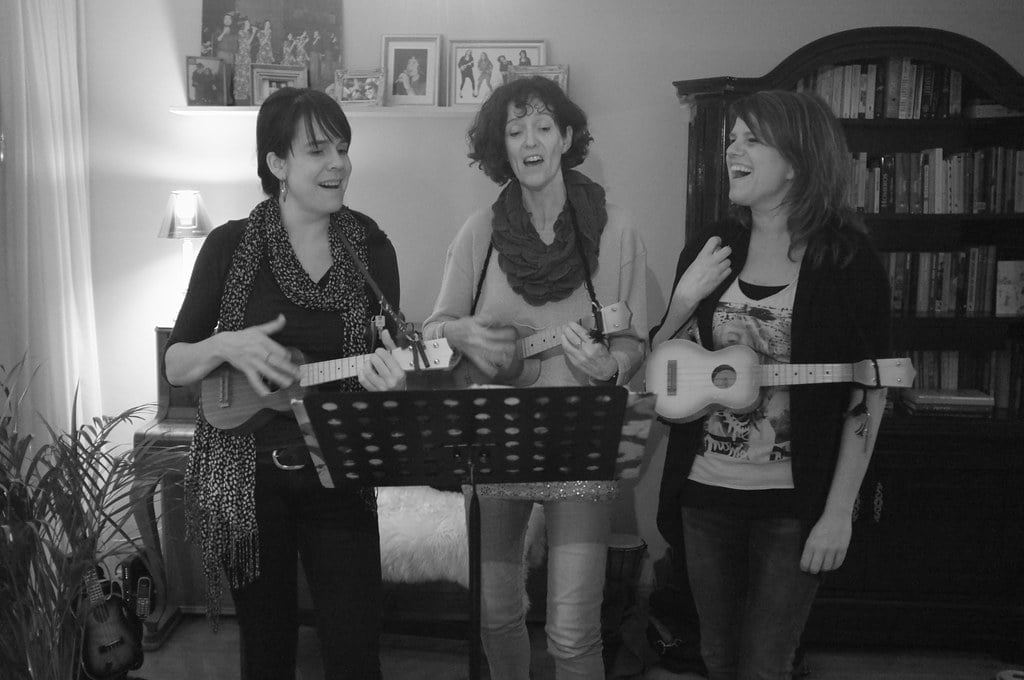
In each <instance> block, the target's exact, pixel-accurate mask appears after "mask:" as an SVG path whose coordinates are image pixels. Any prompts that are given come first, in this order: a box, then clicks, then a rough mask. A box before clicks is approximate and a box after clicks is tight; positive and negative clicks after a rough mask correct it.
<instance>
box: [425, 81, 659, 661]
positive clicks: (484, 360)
mask: <svg viewBox="0 0 1024 680" xmlns="http://www.w3.org/2000/svg"><path fill="white" fill-rule="evenodd" d="M591 140H592V138H591V135H590V131H589V129H588V127H587V118H586V115H585V114H584V113H583V111H582V110H581V109H580V108H579V107H578V106H577V105H576V104H574V103H573V102H572V101H571V100H570V99H569V98H568V97H567V96H566V94H565V93H564V92H563V91H562V89H561V88H560V87H559V86H558V85H557V84H556V83H554V82H553V81H551V80H548V79H547V78H541V77H533V78H526V79H522V80H515V81H512V82H510V83H508V84H506V85H502V86H500V87H498V88H496V89H495V90H494V92H493V94H491V96H490V97H489V98H488V99H487V101H486V102H484V104H483V106H482V107H481V108H480V112H479V113H478V114H477V116H476V120H475V121H474V123H473V125H472V127H471V128H470V130H469V141H470V146H471V151H470V154H469V157H470V158H471V159H472V160H473V161H474V162H475V163H477V164H478V165H479V166H480V168H481V170H483V172H484V173H485V174H486V175H487V176H488V177H489V178H490V179H492V180H494V182H496V183H497V184H499V185H501V186H502V187H503V188H502V190H501V192H500V194H499V195H498V199H497V200H496V201H495V202H494V203H493V204H492V205H490V206H488V207H486V208H483V209H481V210H480V211H478V212H476V213H475V214H473V215H471V216H470V218H469V219H468V220H467V221H466V223H465V224H464V225H463V226H462V228H461V229H460V230H459V232H458V233H457V234H456V236H455V239H454V240H453V241H452V243H451V245H450V246H449V248H448V253H447V259H446V262H445V269H444V276H443V280H442V283H441V290H440V292H439V294H438V298H437V302H436V303H435V305H434V311H433V313H432V314H431V315H430V317H429V318H428V319H427V320H426V321H425V322H424V334H425V336H426V337H428V338H436V337H445V338H447V339H448V342H449V344H450V345H451V346H452V347H453V348H455V349H457V350H459V351H461V352H462V353H463V354H464V355H465V357H466V358H467V359H468V360H469V361H471V362H472V363H473V364H474V365H475V366H476V367H477V369H479V370H480V371H481V372H482V373H483V375H485V376H487V378H486V381H487V382H514V381H515V380H516V378H517V377H518V376H517V373H518V372H519V370H521V368H522V362H521V361H518V360H517V359H518V357H517V356H516V353H515V345H516V339H517V337H518V336H519V335H520V334H522V335H528V334H533V333H536V332H538V331H540V330H542V329H547V328H556V327H563V325H564V324H567V325H564V330H562V331H561V332H560V333H559V344H557V345H555V346H553V347H551V348H549V349H548V350H546V351H545V352H543V353H542V354H540V355H538V357H539V358H540V369H539V374H538V377H537V378H536V381H535V382H534V383H532V384H533V385H535V386H538V387H548V386H577V385H601V384H608V385H623V384H625V383H626V382H627V381H628V380H629V379H630V377H632V375H633V374H634V373H635V372H636V370H637V369H638V368H639V367H640V365H641V363H642V362H643V359H644V355H645V346H646V343H645V337H644V335H645V333H644V331H643V330H642V329H645V328H646V325H645V318H646V314H645V310H646V306H647V300H646V288H645V277H646V269H647V266H646V257H647V256H646V250H645V248H644V244H643V242H642V241H641V239H640V236H639V234H638V233H637V232H636V230H635V229H634V228H633V225H632V223H631V222H630V220H629V218H628V217H627V216H626V214H625V213H624V212H623V211H622V210H620V209H619V208H617V207H615V206H613V205H610V204H608V203H607V202H606V201H605V192H604V189H603V188H602V187H601V186H600V185H599V184H597V183H596V182H594V181H592V180H591V179H589V178H588V177H587V176H585V175H584V174H582V173H581V172H579V171H576V170H571V169H570V168H574V167H575V166H577V165H579V164H580V163H582V162H583V159H584V158H585V157H586V155H587V151H588V149H589V146H590V142H591ZM616 301H625V302H626V303H628V305H629V306H630V308H631V309H632V312H633V317H632V325H631V326H630V327H629V328H628V329H627V330H626V331H625V332H623V333H619V334H616V335H615V336H614V337H611V338H603V337H600V336H595V335H592V334H591V333H590V332H589V331H587V330H586V329H585V328H584V327H583V326H582V325H580V324H579V323H576V322H575V321H573V320H574V319H580V318H582V317H587V316H589V315H592V314H593V313H594V309H598V308H601V307H603V306H606V305H609V304H611V303H613V302H616ZM477 490H478V494H479V496H480V519H481V532H480V533H481V544H482V545H481V561H482V567H481V571H482V574H481V592H482V606H481V609H482V626H481V635H482V638H483V647H484V651H485V653H486V655H487V660H488V663H489V665H490V669H491V677H492V678H494V679H495V680H526V679H527V678H528V676H529V670H530V643H529V638H528V636H527V631H526V625H525V617H526V608H525V606H524V603H523V601H524V598H523V589H524V584H525V574H524V573H523V569H524V567H523V560H522V554H523V540H524V535H525V531H526V526H527V520H528V519H529V517H530V512H531V509H532V507H533V504H534V503H541V504H543V506H544V513H545V524H546V531H547V544H548V574H547V584H548V586H547V593H548V596H547V615H546V621H547V623H546V632H547V638H548V651H549V652H550V653H551V655H552V656H553V657H554V661H555V669H556V677H557V678H559V680H567V679H570V678H579V679H588V680H590V679H593V678H603V677H604V664H603V660H602V644H601V600H602V593H603V588H604V575H605V574H604V572H605V563H606V556H607V548H608V537H609V532H610V518H611V505H612V504H611V501H613V500H614V499H615V498H616V496H617V493H618V488H617V485H616V482H614V481H577V482H561V483H524V484H491V485H487V484H484V485H479V486H478V487H477Z"/></svg>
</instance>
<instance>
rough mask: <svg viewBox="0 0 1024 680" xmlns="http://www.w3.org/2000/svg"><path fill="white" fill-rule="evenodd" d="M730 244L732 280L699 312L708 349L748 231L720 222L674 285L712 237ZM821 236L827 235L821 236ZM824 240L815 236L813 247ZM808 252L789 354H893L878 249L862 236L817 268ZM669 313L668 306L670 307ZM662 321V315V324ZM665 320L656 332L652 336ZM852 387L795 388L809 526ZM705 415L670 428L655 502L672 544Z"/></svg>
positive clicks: (801, 501)
mask: <svg viewBox="0 0 1024 680" xmlns="http://www.w3.org/2000/svg"><path fill="white" fill-rule="evenodd" d="M716 235H717V236H719V237H721V239H722V245H723V246H730V247H731V248H732V255H731V257H730V259H731V261H732V262H731V268H732V273H731V274H730V276H729V278H728V279H727V280H726V281H724V282H722V283H721V284H720V285H719V286H718V288H716V289H715V291H714V292H713V293H712V294H711V295H709V296H708V297H706V298H704V299H703V300H702V301H701V302H700V303H699V304H698V305H697V309H696V311H695V315H696V317H697V325H698V328H699V329H700V337H701V341H702V343H703V344H704V345H705V347H706V348H707V349H712V347H711V338H712V332H711V323H712V316H713V314H714V311H715V307H716V305H717V304H718V300H719V299H720V298H721V297H722V295H723V294H724V293H725V291H726V289H727V288H728V287H729V286H730V285H731V284H732V282H733V280H734V279H735V278H736V277H737V276H739V272H740V271H741V270H742V269H743V264H744V262H746V258H747V249H748V246H749V244H750V230H749V229H748V228H747V227H745V226H744V225H742V224H741V223H739V222H738V221H736V220H725V221H722V222H717V223H715V224H713V225H711V226H710V227H709V228H707V229H706V230H705V231H704V232H702V233H700V234H698V235H697V236H696V237H695V238H693V239H691V240H690V242H689V243H688V244H687V245H686V247H685V248H684V249H683V252H682V253H681V254H680V256H679V263H678V265H677V266H676V275H675V279H674V280H673V283H672V288H671V289H670V290H674V289H675V286H676V284H677V283H678V282H679V279H680V278H681V277H682V275H683V273H684V272H685V271H686V269H687V267H689V266H690V264H691V263H692V262H693V261H694V259H696V257H697V254H698V253H699V252H700V249H701V248H702V247H703V246H704V244H705V243H706V242H707V240H708V239H709V238H711V237H712V236H716ZM817 238H823V237H817ZM819 245H820V243H819V242H814V241H812V242H811V244H809V247H808V251H811V250H812V249H813V248H814V247H815V246H819ZM810 259H811V258H810V257H805V258H804V261H803V264H802V265H801V267H800V273H799V276H798V279H797V290H796V299H795V301H794V303H793V326H792V352H791V354H792V356H791V358H790V361H791V362H792V363H794V364H805V363H853V362H857V361H860V360H862V359H868V358H882V357H887V356H889V354H890V351H891V350H890V317H889V315H890V303H891V296H890V291H889V279H888V276H887V274H886V271H885V268H884V267H883V266H882V262H881V258H880V257H879V255H878V252H877V251H876V250H875V248H874V247H873V246H872V244H871V242H870V241H869V240H868V238H867V237H866V236H859V237H858V243H857V247H856V251H855V253H854V256H853V259H852V260H851V261H850V263H849V264H848V265H847V266H845V267H842V268H839V267H834V266H827V265H826V266H822V267H817V268H814V267H813V266H812V265H811V262H810ZM665 313H666V315H667V314H668V310H666V312H665ZM664 321H665V318H664V316H663V317H662V321H661V323H664ZM660 327H661V324H659V325H658V326H655V327H654V329H652V330H651V338H653V337H654V334H655V333H657V331H658V329H659V328H660ZM849 395H850V386H849V385H845V384H840V383H833V384H823V385H808V386H799V387H797V388H795V389H792V390H791V392H790V404H791V413H792V439H791V452H792V457H793V485H794V489H795V491H796V494H797V498H798V501H797V507H798V510H799V513H800V518H801V519H802V520H803V522H804V531H805V532H807V531H810V529H811V527H812V526H813V525H814V523H815V522H816V521H817V520H818V518H819V517H820V516H821V513H822V510H823V509H824V507H825V501H826V500H827V498H828V492H829V488H830V486H831V483H832V475H833V473H834V471H835V466H836V460H837V458H838V454H839V440H840V437H841V435H842V427H843V419H844V414H845V412H846V409H847V406H848V403H849V398H850V397H849ZM702 432H703V420H696V421H693V422H690V423H682V424H674V425H672V427H671V430H670V434H669V440H668V450H667V452H666V455H665V468H664V471H663V473H662V479H661V495H660V498H659V502H658V519H657V521H658V529H659V530H660V531H661V533H662V535H663V536H664V537H665V539H666V540H667V541H668V542H669V543H670V544H673V545H676V546H681V545H682V537H681V534H682V524H681V522H682V520H681V518H680V508H681V499H680V494H681V493H682V488H683V483H684V482H685V481H686V478H687V476H688V475H689V471H690V467H691V466H692V465H693V459H694V457H695V456H696V454H697V447H698V446H700V443H701V434H702Z"/></svg>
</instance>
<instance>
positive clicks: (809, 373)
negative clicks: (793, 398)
mask: <svg viewBox="0 0 1024 680" xmlns="http://www.w3.org/2000/svg"><path fill="white" fill-rule="evenodd" d="M758 373H759V375H760V382H759V384H760V385H763V386H764V385H768V386H772V385H814V384H818V383H833V382H854V375H853V364H761V365H760V366H759V367H758Z"/></svg>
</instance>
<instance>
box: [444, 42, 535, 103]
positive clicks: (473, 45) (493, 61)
mask: <svg viewBox="0 0 1024 680" xmlns="http://www.w3.org/2000/svg"><path fill="white" fill-rule="evenodd" d="M546 58H547V55H546V49H545V44H544V41H543V40H451V41H449V43H448V105H449V106H479V105H480V104H481V103H482V102H483V101H484V100H485V99H487V97H489V96H490V94H491V92H492V91H493V90H494V88H495V87H497V86H499V85H501V84H503V83H506V82H508V79H509V77H510V75H511V74H510V70H511V68H512V67H513V66H544V65H546V64H547V61H546Z"/></svg>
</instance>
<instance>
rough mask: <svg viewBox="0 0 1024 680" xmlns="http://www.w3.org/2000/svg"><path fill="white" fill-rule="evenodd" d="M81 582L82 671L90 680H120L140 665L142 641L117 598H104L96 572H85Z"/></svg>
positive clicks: (119, 599)
mask: <svg viewBox="0 0 1024 680" xmlns="http://www.w3.org/2000/svg"><path fill="white" fill-rule="evenodd" d="M82 581H83V584H84V586H85V591H86V599H85V600H83V603H82V609H81V617H82V619H83V626H82V671H83V672H84V674H85V675H86V677H88V678H91V679H92V680H108V679H113V678H122V677H124V676H125V674H126V673H127V672H128V671H129V670H133V669H136V668H138V667H139V666H141V665H142V641H141V640H140V639H139V636H138V632H137V631H136V630H135V628H134V627H133V626H132V625H131V623H130V622H129V621H128V618H127V617H126V616H125V612H124V608H123V607H122V600H121V598H120V597H118V596H116V595H111V596H109V597H106V596H104V594H103V588H102V587H101V586H100V582H99V579H97V577H96V570H95V569H92V568H89V569H86V571H85V576H83V577H82Z"/></svg>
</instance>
